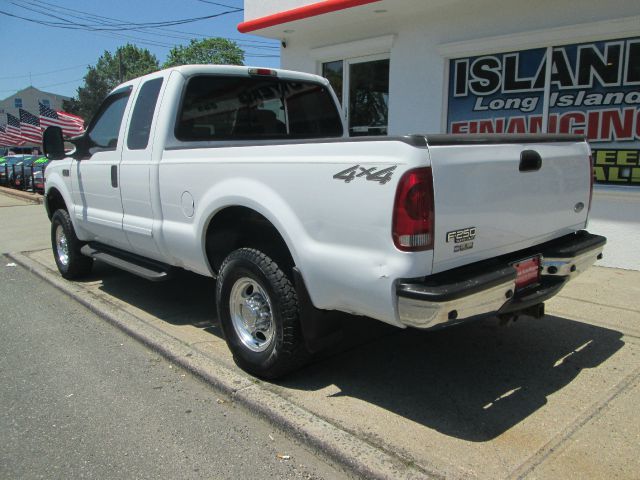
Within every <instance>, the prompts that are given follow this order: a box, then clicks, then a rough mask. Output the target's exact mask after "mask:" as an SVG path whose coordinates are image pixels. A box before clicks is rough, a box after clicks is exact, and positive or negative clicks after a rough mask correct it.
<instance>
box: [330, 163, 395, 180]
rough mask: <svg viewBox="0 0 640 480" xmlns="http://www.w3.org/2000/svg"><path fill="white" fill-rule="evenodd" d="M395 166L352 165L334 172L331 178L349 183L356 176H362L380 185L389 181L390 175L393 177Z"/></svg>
mask: <svg viewBox="0 0 640 480" xmlns="http://www.w3.org/2000/svg"><path fill="white" fill-rule="evenodd" d="M396 167H397V165H394V166H393V167H388V168H384V169H382V170H378V168H377V167H369V168H366V167H361V166H360V165H354V166H353V167H349V168H347V169H346V170H342V171H341V172H338V173H336V174H335V175H334V176H333V178H335V179H336V180H344V182H345V183H350V182H351V181H353V180H354V179H356V178H360V177H364V178H365V180H368V181H370V182H378V183H379V184H380V185H384V184H385V183H388V182H390V181H391V177H393V172H394V170H395V169H396Z"/></svg>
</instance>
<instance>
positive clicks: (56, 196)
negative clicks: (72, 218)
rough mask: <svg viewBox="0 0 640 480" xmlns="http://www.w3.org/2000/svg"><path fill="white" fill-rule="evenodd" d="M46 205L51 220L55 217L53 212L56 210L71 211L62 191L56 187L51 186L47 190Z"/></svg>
mask: <svg viewBox="0 0 640 480" xmlns="http://www.w3.org/2000/svg"><path fill="white" fill-rule="evenodd" d="M44 207H45V210H46V211H47V216H48V217H49V220H51V217H53V214H54V213H55V212H56V210H60V209H62V210H66V211H67V213H70V212H69V207H68V206H67V202H66V200H65V198H64V196H63V195H62V192H60V190H59V189H58V188H56V187H51V188H49V189H48V190H47V193H46V195H45V198H44Z"/></svg>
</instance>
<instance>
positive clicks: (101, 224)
mask: <svg viewBox="0 0 640 480" xmlns="http://www.w3.org/2000/svg"><path fill="white" fill-rule="evenodd" d="M130 93H131V87H125V88H122V89H120V90H117V91H115V92H113V93H112V94H111V95H109V96H108V97H107V98H106V99H105V100H104V102H103V103H102V105H101V106H100V108H99V109H98V112H97V114H96V115H95V117H94V118H93V120H92V121H91V123H90V125H89V128H88V129H87V132H86V133H85V136H86V137H88V138H87V141H88V143H89V144H90V145H91V147H90V148H89V152H88V155H87V156H86V158H82V159H80V160H74V161H73V164H72V169H73V182H72V195H73V203H74V215H75V220H76V222H77V223H79V224H80V226H81V227H82V230H84V231H85V232H86V233H87V234H88V236H89V237H90V238H91V240H94V241H98V242H101V243H104V244H107V245H111V246H114V247H118V248H124V249H127V248H128V247H129V242H128V240H127V236H126V235H125V233H124V231H123V230H122V216H123V210H122V201H121V199H120V185H119V176H120V175H119V167H120V160H121V157H122V146H123V136H124V130H125V122H124V119H125V118H126V114H127V112H128V104H129V97H130Z"/></svg>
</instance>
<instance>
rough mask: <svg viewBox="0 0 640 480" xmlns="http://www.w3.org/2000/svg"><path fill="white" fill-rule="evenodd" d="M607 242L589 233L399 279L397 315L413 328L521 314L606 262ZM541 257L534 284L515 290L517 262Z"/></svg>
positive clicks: (582, 232)
mask: <svg viewBox="0 0 640 480" xmlns="http://www.w3.org/2000/svg"><path fill="white" fill-rule="evenodd" d="M605 243H606V238H604V237H601V236H599V235H592V234H590V233H588V232H586V231H581V232H577V233H575V234H571V235H567V236H564V237H561V238H558V239H556V240H553V241H551V242H547V243H544V244H541V245H537V246H536V247H532V248H529V249H526V250H521V251H518V252H514V253H512V254H509V255H505V256H502V257H499V258H495V259H491V260H487V261H483V262H478V263H475V264H472V265H467V266H465V267H461V268H457V269H454V270H450V271H447V272H442V273H439V274H436V275H432V276H429V277H424V278H418V279H408V280H400V281H399V282H398V284H397V288H396V293H397V296H398V315H399V320H400V322H401V323H402V324H403V325H406V326H408V327H415V328H423V329H425V328H434V327H442V326H449V325H453V324H456V323H459V322H461V321H465V320H468V319H470V318H473V317H477V316H486V315H496V314H505V313H513V312H518V311H520V310H524V309H526V308H528V307H530V306H533V305H537V304H539V303H542V302H544V301H545V300H547V299H549V298H551V297H553V296H554V295H555V294H557V293H558V292H559V291H560V290H561V289H562V287H563V286H564V285H565V284H566V283H567V282H568V281H569V280H571V279H572V278H573V277H575V276H576V275H578V274H580V273H581V272H583V271H585V270H586V269H587V268H589V267H590V266H591V265H593V264H594V263H595V261H596V260H598V259H600V258H602V250H603V249H604V245H605ZM534 255H540V257H541V266H540V269H541V272H540V273H541V277H540V282H539V283H537V284H536V285H532V286H528V287H526V288H523V289H521V290H517V289H516V269H515V268H514V267H512V266H511V264H512V263H513V262H515V261H518V260H521V259H525V258H528V257H531V256H534Z"/></svg>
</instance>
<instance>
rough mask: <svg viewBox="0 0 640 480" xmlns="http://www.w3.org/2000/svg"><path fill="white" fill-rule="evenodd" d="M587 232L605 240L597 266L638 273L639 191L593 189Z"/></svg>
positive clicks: (639, 268)
mask: <svg viewBox="0 0 640 480" xmlns="http://www.w3.org/2000/svg"><path fill="white" fill-rule="evenodd" d="M589 231H590V232H592V233H597V234H598V235H604V236H605V237H607V246H606V247H605V250H604V259H602V260H601V261H600V262H598V265H602V266H605V267H615V268H626V269H630V270H640V189H637V190H636V191H634V190H632V189H630V188H616V187H609V186H596V189H595V192H594V195H593V203H592V205H591V213H590V214H589Z"/></svg>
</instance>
